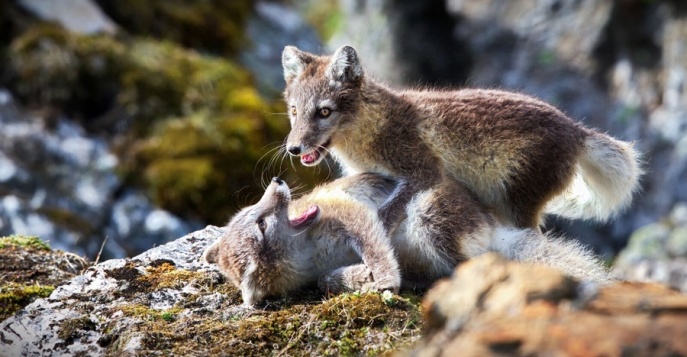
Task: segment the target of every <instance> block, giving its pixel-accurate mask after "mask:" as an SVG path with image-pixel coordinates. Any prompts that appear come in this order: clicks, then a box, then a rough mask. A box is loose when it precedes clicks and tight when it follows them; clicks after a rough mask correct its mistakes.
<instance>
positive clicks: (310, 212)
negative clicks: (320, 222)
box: [291, 206, 320, 228]
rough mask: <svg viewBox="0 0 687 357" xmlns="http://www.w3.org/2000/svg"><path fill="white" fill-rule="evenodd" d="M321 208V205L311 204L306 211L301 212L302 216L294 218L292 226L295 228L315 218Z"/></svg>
mask: <svg viewBox="0 0 687 357" xmlns="http://www.w3.org/2000/svg"><path fill="white" fill-rule="evenodd" d="M319 210H320V209H319V207H317V206H311V207H310V208H308V209H307V210H305V212H303V213H301V215H300V216H298V217H296V218H294V219H292V220H291V226H292V227H294V228H298V227H300V226H302V225H304V224H305V223H307V222H309V221H312V220H313V219H315V217H317V212H319Z"/></svg>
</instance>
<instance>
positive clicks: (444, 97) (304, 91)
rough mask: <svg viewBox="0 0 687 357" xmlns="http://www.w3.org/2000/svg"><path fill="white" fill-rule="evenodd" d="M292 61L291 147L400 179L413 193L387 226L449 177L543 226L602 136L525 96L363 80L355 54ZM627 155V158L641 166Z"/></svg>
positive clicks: (288, 57)
mask: <svg viewBox="0 0 687 357" xmlns="http://www.w3.org/2000/svg"><path fill="white" fill-rule="evenodd" d="M283 59H284V63H287V62H288V63H290V64H291V66H290V67H287V66H285V78H286V82H287V86H286V89H285V91H284V97H285V99H286V102H287V104H288V105H289V106H290V107H293V108H294V109H295V111H296V112H297V115H296V116H295V117H294V116H292V117H291V120H292V131H291V133H290V134H289V137H288V139H287V146H288V148H299V151H300V155H302V154H304V153H305V154H308V153H311V152H313V151H315V150H319V152H321V154H322V155H325V154H326V152H331V153H332V155H333V156H334V157H335V158H336V159H337V160H338V162H339V163H340V164H341V165H342V167H343V169H344V171H345V172H346V173H355V172H378V173H382V174H386V175H391V176H393V177H396V178H398V179H401V180H402V181H403V182H404V183H405V185H404V188H403V189H402V190H400V191H399V192H398V195H397V196H396V197H394V198H393V199H392V200H391V201H390V202H388V204H387V205H385V206H384V207H383V208H382V210H381V212H380V214H381V215H382V218H383V219H384V220H385V223H387V224H389V222H393V221H396V220H397V218H398V215H400V214H402V213H401V211H402V210H403V208H404V207H405V203H407V201H408V200H409V199H410V197H412V195H413V194H414V193H416V192H420V191H423V190H427V189H430V188H431V187H433V186H434V185H437V184H440V183H441V184H442V185H446V184H447V183H446V181H447V180H449V181H454V182H459V183H461V184H463V185H465V186H466V187H467V188H468V189H469V190H470V191H472V192H474V193H475V194H476V195H477V197H478V198H479V200H481V201H482V202H484V203H485V204H487V205H489V206H492V207H494V208H496V209H497V211H498V212H499V214H500V215H501V216H502V217H503V218H505V219H507V220H509V221H511V222H513V223H514V224H515V225H516V226H517V227H521V228H534V227H537V226H538V225H539V224H540V223H541V221H542V215H543V213H544V210H545V205H546V204H547V202H549V201H551V200H552V198H554V197H555V196H558V195H560V194H561V193H563V192H564V190H566V188H568V187H569V186H570V185H571V183H572V180H573V177H574V176H575V174H576V170H577V164H578V161H579V158H580V156H581V155H583V152H584V150H585V145H586V143H587V140H588V138H589V137H590V136H591V135H602V134H599V133H596V132H593V131H591V130H590V129H587V128H584V127H582V126H581V125H580V124H578V123H576V122H574V121H573V120H571V119H570V118H568V117H566V116H565V115H564V114H563V113H561V112H560V111H559V110H557V109H556V108H554V107H553V106H551V105H549V104H547V103H544V102H542V101H540V100H537V99H535V98H532V97H529V96H525V95H522V94H518V93H512V92H505V91H499V90H479V89H463V90H456V91H412V90H409V91H393V90H391V89H389V88H386V87H385V86H383V85H381V84H379V83H376V82H374V81H373V80H371V79H370V78H368V77H366V76H364V75H363V71H362V67H361V65H360V62H359V60H358V58H357V54H356V53H355V50H353V49H352V48H351V47H346V46H345V47H342V48H341V49H339V50H338V51H337V52H336V53H335V54H334V55H332V56H315V55H312V54H309V53H306V52H302V51H299V50H297V49H295V48H293V47H287V48H286V49H285V50H284V56H283ZM322 103H325V104H322ZM323 105H324V106H327V107H328V108H329V109H331V110H332V115H331V116H330V117H328V118H326V119H323V118H319V117H317V111H318V109H320V107H321V106H323ZM604 137H605V136H604ZM605 138H607V137H605ZM604 140H605V141H604V143H606V142H610V140H611V139H610V138H608V140H607V139H604ZM325 145H327V147H326V148H324V146H325ZM608 145H610V146H613V145H615V144H613V143H611V144H608ZM325 149H327V150H328V151H327V150H325ZM294 152H296V151H294ZM627 156H628V158H627V159H626V158H625V157H623V158H620V159H619V161H621V160H624V161H628V162H629V161H631V160H634V156H632V153H630V154H628V155H627ZM623 164H625V162H623ZM630 164H632V165H636V163H635V162H632V163H628V164H627V165H629V166H632V165H630ZM633 169H635V171H634V172H632V173H631V174H633V175H635V176H637V175H638V174H637V172H638V169H636V167H634V166H633ZM628 171H630V170H629V169H628ZM633 179H635V180H634V182H633V181H632V180H628V190H629V194H630V196H631V192H632V191H633V190H634V189H635V187H636V177H634V178H633ZM620 196H622V195H620ZM619 201H621V200H620V199H619ZM625 201H627V199H625ZM621 204H625V202H624V201H623V202H620V203H619V204H618V205H621ZM601 214H602V215H604V214H611V212H602V213H601Z"/></svg>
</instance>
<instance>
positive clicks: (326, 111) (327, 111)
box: [318, 108, 332, 118]
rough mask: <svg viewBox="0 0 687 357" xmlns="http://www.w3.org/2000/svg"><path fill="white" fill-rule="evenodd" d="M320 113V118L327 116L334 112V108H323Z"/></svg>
mask: <svg viewBox="0 0 687 357" xmlns="http://www.w3.org/2000/svg"><path fill="white" fill-rule="evenodd" d="M318 114H319V115H320V118H327V117H329V116H330V115H331V114H332V110H331V109H329V108H322V109H320V111H319V112H318Z"/></svg>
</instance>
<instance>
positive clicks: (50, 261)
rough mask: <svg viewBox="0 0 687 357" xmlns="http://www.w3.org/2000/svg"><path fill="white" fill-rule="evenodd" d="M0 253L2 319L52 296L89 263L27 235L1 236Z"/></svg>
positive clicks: (0, 317)
mask: <svg viewBox="0 0 687 357" xmlns="http://www.w3.org/2000/svg"><path fill="white" fill-rule="evenodd" d="M0 257H2V259H0V276H2V280H1V281H0V306H1V307H0V321H2V320H4V319H6V318H8V317H10V316H12V315H13V314H14V313H15V312H16V311H18V310H20V309H21V308H23V307H24V306H26V305H28V304H29V303H30V302H32V301H34V300H36V299H37V298H43V297H47V296H49V295H50V294H51V293H52V292H53V291H54V290H55V287H56V286H58V285H60V284H61V283H62V282H64V281H66V280H68V279H70V278H72V277H74V276H76V275H79V274H81V273H82V272H83V271H84V270H86V268H88V267H89V266H90V263H88V262H87V261H85V260H84V259H83V258H80V257H79V256H77V255H74V254H71V253H65V252H62V251H58V250H52V249H50V247H49V246H48V244H46V243H44V242H43V241H41V240H40V239H39V238H37V237H27V236H9V237H0Z"/></svg>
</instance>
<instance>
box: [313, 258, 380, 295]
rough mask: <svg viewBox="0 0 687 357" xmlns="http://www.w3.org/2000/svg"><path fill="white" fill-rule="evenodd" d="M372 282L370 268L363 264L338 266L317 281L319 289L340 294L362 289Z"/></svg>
mask: <svg viewBox="0 0 687 357" xmlns="http://www.w3.org/2000/svg"><path fill="white" fill-rule="evenodd" d="M372 283H374V278H373V277H372V270H371V269H370V268H369V267H368V266H367V265H365V264H356V265H349V266H346V267H341V268H338V269H336V270H334V271H332V272H330V273H329V274H327V275H325V276H323V277H321V278H320V279H319V281H318V282H317V285H318V286H319V288H320V290H322V291H325V292H327V293H331V294H341V293H344V292H352V291H356V290H360V291H363V290H364V289H365V287H368V286H369V285H370V284H372Z"/></svg>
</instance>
